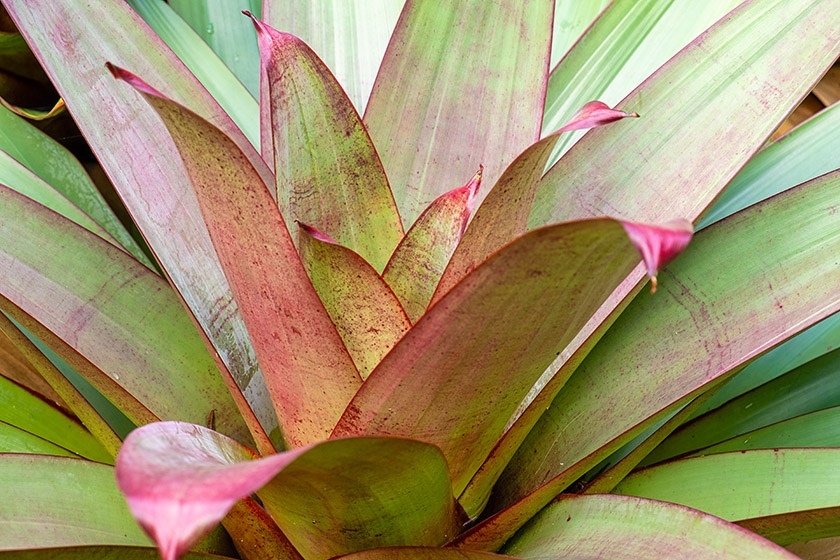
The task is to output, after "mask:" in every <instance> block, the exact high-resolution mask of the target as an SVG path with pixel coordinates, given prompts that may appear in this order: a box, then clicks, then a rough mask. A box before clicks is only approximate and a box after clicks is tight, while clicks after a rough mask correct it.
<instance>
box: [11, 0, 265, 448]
mask: <svg viewBox="0 0 840 560" xmlns="http://www.w3.org/2000/svg"><path fill="white" fill-rule="evenodd" d="M4 6H5V7H6V9H7V11H8V12H9V14H10V15H11V16H12V18H13V19H14V20H15V23H16V24H17V26H18V28H20V29H21V30H22V32H23V33H24V34H25V36H26V38H27V41H28V42H29V44H30V45H31V46H32V48H33V50H34V51H35V53H36V54H37V56H38V57H39V60H40V61H41V63H42V64H43V65H44V67H45V68H46V69H47V70H48V72H49V73H50V77H51V78H52V80H53V82H54V83H55V84H56V87H57V88H58V89H59V90H60V91H61V93H62V95H63V97H64V99H65V100H66V101H67V106H68V107H69V109H70V110H71V111H72V112H73V117H74V119H75V121H76V122H77V123H78V125H79V127H80V128H81V130H82V132H83V134H84V135H85V138H86V140H87V141H88V143H89V144H90V145H91V148H92V149H93V151H94V152H95V153H96V155H97V157H98V158H99V161H100V163H102V166H103V168H104V169H105V172H106V173H107V174H108V176H109V178H110V179H111V181H112V182H113V183H114V186H115V188H116V189H117V192H118V193H119V194H120V197H121V198H122V200H123V202H124V203H125V204H126V207H127V208H128V210H129V211H130V212H131V215H132V217H133V219H134V220H135V222H136V223H137V225H138V227H139V228H140V230H141V231H142V232H143V235H144V237H145V239H146V240H147V241H148V243H149V245H150V247H151V248H152V250H153V251H154V253H155V256H156V258H157V260H158V261H159V262H160V264H161V266H162V267H163V269H164V270H165V271H166V274H167V276H168V277H169V279H170V280H171V281H172V283H173V284H174V285H175V286H176V288H177V289H178V291H179V292H180V294H181V296H182V297H183V299H184V302H185V303H186V304H187V305H188V306H189V308H190V309H191V310H192V312H193V313H194V314H195V317H196V320H197V321H198V323H199V324H200V325H201V327H202V329H203V331H204V332H205V333H206V336H207V337H208V339H209V340H210V341H211V343H212V344H213V346H214V349H215V350H216V352H218V356H219V358H220V359H219V364H220V369H222V370H223V372H222V373H223V375H225V376H226V378H229V376H230V375H232V376H233V381H232V382H230V384H231V385H234V384H235V385H236V387H237V388H238V389H239V390H240V391H241V392H242V394H243V395H244V396H245V397H246V398H247V399H248V401H249V403H250V404H251V406H252V407H253V409H254V412H251V410H250V409H249V408H248V407H247V406H245V405H244V399H242V398H241V397H236V398H237V402H238V403H240V404H241V405H242V406H240V412H241V414H242V416H243V417H245V418H246V419H247V420H248V422H249V423H250V424H249V425H251V427H252V429H253V432H254V438H255V440H256V441H257V444H258V445H259V446H260V448H261V449H265V450H268V449H270V448H271V444H270V443H268V440H267V438H266V437H265V434H264V433H263V430H262V429H261V428H260V426H256V423H257V422H256V420H254V415H256V417H257V418H258V419H259V423H260V424H261V425H262V427H264V428H265V429H264V432H265V433H272V430H276V426H277V420H276V418H275V416H274V413H273V410H272V406H271V403H270V401H269V398H268V393H267V390H266V387H265V382H264V380H263V377H262V375H261V373H260V369H259V366H258V365H257V363H256V358H255V356H254V351H253V348H252V347H251V343H250V340H249V338H248V334H247V331H246V330H245V326H244V323H243V322H242V318H241V316H240V314H239V310H238V307H237V305H236V303H235V302H233V301H232V297H231V294H230V289H229V286H228V284H227V280H226V279H225V277H224V273H223V272H222V270H221V265H220V264H219V262H218V260H217V259H215V257H214V252H213V247H212V243H211V241H210V237H209V235H208V233H207V231H206V228H205V227H204V226H203V222H202V219H201V212H200V210H199V208H198V203H197V201H196V200H195V196H194V195H193V194H192V188H191V186H190V183H189V179H188V178H187V176H186V173H185V172H184V169H183V165H182V163H181V160H180V157H179V156H178V153H177V150H176V149H175V147H174V145H173V144H172V142H171V141H170V140H169V139H168V138H166V137H165V136H164V137H162V136H161V133H160V131H161V127H162V123H161V122H160V119H159V118H158V117H157V116H156V115H155V114H154V111H153V110H152V109H151V108H150V107H149V106H148V104H147V103H146V102H145V101H143V100H142V99H141V98H140V96H138V95H137V94H136V93H135V92H133V91H132V90H131V89H130V88H127V87H125V85H124V84H121V83H119V82H115V81H114V80H112V79H110V78H108V74H107V70H106V69H105V68H104V67H103V65H104V63H105V61H106V60H110V61H112V62H114V63H117V64H119V63H123V64H128V63H131V64H132V65H133V66H132V69H133V70H135V71H139V72H143V75H144V76H146V77H147V78H148V79H153V80H155V81H156V83H158V84H160V87H161V88H163V89H164V91H165V92H167V93H169V94H170V95H172V96H173V97H174V98H175V99H179V100H181V101H183V102H184V103H187V104H188V105H189V106H190V107H193V108H194V109H196V110H198V111H199V112H200V113H201V114H202V115H204V116H206V117H208V118H210V119H211V120H213V122H216V123H218V124H219V125H220V126H221V127H222V128H223V129H224V130H225V131H226V132H227V133H228V134H230V135H232V136H233V137H234V138H236V139H237V142H238V144H239V145H240V146H242V147H243V148H247V149H250V151H251V152H252V156H253V157H252V158H251V160H252V161H255V162H256V161H257V160H259V155H257V154H256V151H254V150H253V149H252V148H251V146H250V144H249V143H248V140H246V139H245V138H244V137H243V136H242V133H241V132H239V131H238V129H237V128H236V126H235V125H234V124H233V123H232V121H231V120H230V118H229V117H227V116H226V115H225V114H224V112H223V111H222V110H221V108H220V107H219V106H218V104H217V103H216V102H215V101H214V100H213V99H212V97H210V95H209V94H208V93H207V91H206V90H204V88H203V87H202V86H201V85H200V84H199V83H198V81H197V80H196V79H195V78H194V77H192V76H191V75H190V73H189V72H188V71H187V70H186V68H184V66H183V64H182V63H181V62H180V61H179V60H178V59H177V58H176V57H175V55H174V54H173V53H172V52H171V51H170V50H169V49H168V48H167V47H166V45H164V44H163V43H162V42H161V41H160V39H159V38H157V37H156V36H155V35H154V33H152V31H151V30H150V29H149V28H148V27H147V26H146V25H145V24H144V23H143V22H142V20H140V18H139V17H138V16H137V15H136V14H135V13H134V12H133V11H132V10H131V9H130V8H129V7H128V6H127V5H126V4H125V3H124V2H122V1H119V0H105V1H102V2H94V3H92V4H89V5H87V6H86V7H85V9H84V10H80V9H79V6H78V4H77V2H75V1H74V0H49V1H46V0H34V1H33V0H25V1H20V0H12V1H10V2H6V3H5V4H4ZM56 37H62V38H64V40H66V41H67V42H66V43H65V44H64V46H63V48H55V47H54V44H55V38H56ZM138 52H141V53H146V55H150V54H151V53H154V56H143V57H138V56H137V53H138ZM114 123H119V124H120V126H114ZM114 146H127V147H129V149H126V150H122V149H120V150H115V149H113V147H114ZM141 147H142V148H141ZM268 176H269V175H267V177H268ZM149 201H155V203H154V204H149ZM225 370H227V371H229V372H230V373H229V374H228V373H227V371H225ZM232 391H234V392H238V391H237V389H236V388H233V389H232Z"/></svg>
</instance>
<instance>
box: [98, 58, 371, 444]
mask: <svg viewBox="0 0 840 560" xmlns="http://www.w3.org/2000/svg"><path fill="white" fill-rule="evenodd" d="M111 68H112V72H113V73H114V76H115V77H118V78H119V79H121V80H125V81H126V82H128V83H129V84H130V85H131V86H132V87H134V88H135V89H137V91H138V92H140V93H142V94H143V97H144V98H145V99H146V100H147V101H148V102H149V104H150V105H151V106H152V107H153V108H154V109H155V110H156V111H157V112H158V114H159V115H160V116H161V118H162V119H163V121H164V123H165V124H166V127H167V129H168V130H169V132H170V134H171V135H172V138H173V140H174V141H175V145H176V147H177V148H178V151H179V153H180V154H181V156H182V158H183V161H184V166H185V167H186V169H187V173H188V174H189V175H190V178H191V179H192V183H193V188H194V189H195V194H196V196H197V198H198V201H199V205H200V206H201V211H202V213H203V214H204V221H205V223H206V224H207V228H208V230H209V232H210V236H211V238H212V239H213V244H214V246H215V248H216V252H217V254H218V255H219V259H220V261H221V263H222V267H223V268H224V270H225V271H226V273H227V277H228V281H229V282H230V285H231V289H232V290H233V295H234V298H235V299H236V302H237V303H238V304H239V307H240V309H241V311H242V317H243V319H244V320H245V325H246V327H247V328H248V332H249V334H250V336H251V341H252V343H253V344H254V350H255V351H256V353H257V358H258V359H259V362H260V366H261V367H262V370H263V373H264V375H265V377H266V384H267V385H268V389H269V393H270V394H271V398H272V401H273V402H274V407H275V411H276V412H277V417H278V421H279V423H280V428H281V431H282V433H283V437H284V438H285V440H286V442H287V443H288V445H290V446H292V447H299V446H301V445H306V444H308V443H312V442H314V441H317V440H319V439H324V438H326V437H327V436H328V435H329V432H330V431H331V430H332V427H333V426H334V425H335V423H336V421H337V420H338V418H339V416H340V415H341V411H342V410H344V407H345V406H346V404H347V403H348V402H350V399H351V398H352V396H353V394H354V393H355V392H356V389H357V388H358V386H359V385H360V384H361V379H360V378H359V375H358V372H357V371H356V367H355V366H354V365H353V361H352V360H351V358H350V356H349V355H348V354H347V350H346V348H345V347H344V343H343V342H342V341H341V338H340V337H339V336H338V332H337V331H336V330H335V326H334V325H333V324H332V322H331V321H330V318H329V315H327V312H326V310H325V309H324V306H323V304H322V303H321V300H319V299H318V295H317V294H316V293H315V290H314V289H313V287H312V284H311V283H310V281H309V278H308V277H307V276H306V272H305V271H304V270H303V266H302V265H301V262H300V259H299V258H298V254H297V251H296V250H295V247H294V245H292V240H291V237H289V232H288V231H287V230H286V226H285V223H284V221H283V216H281V215H280V212H279V211H278V209H277V205H276V204H275V203H274V200H273V199H272V198H271V195H270V194H269V192H268V188H267V186H266V185H265V183H263V182H262V181H260V176H259V173H258V172H257V171H256V169H254V167H253V166H252V165H251V164H250V163H249V161H248V159H247V158H246V157H245V155H244V154H243V153H242V152H241V151H240V150H239V148H238V147H237V146H236V144H234V143H233V141H232V140H231V139H230V138H228V137H227V136H225V134H224V133H222V132H221V131H220V130H219V129H217V128H216V127H214V126H213V125H212V124H210V123H208V122H207V121H205V120H204V119H202V118H201V117H199V116H198V115H196V114H195V113H193V112H192V111H190V110H189V109H187V108H185V107H184V106H182V105H179V104H177V103H175V102H173V101H171V100H170V99H168V98H166V97H163V96H162V94H161V93H160V92H158V91H157V90H155V89H153V88H152V87H151V86H149V85H148V84H146V83H145V82H143V81H142V80H140V79H139V78H138V77H137V76H134V75H133V74H131V73H130V72H126V71H125V70H122V69H119V68H114V67H111ZM222 162H224V164H222ZM243 255H247V257H246V258H242V257H243ZM313 379H318V381H319V382H318V385H317V387H313V385H312V380H313ZM313 410H317V411H318V414H312V411H313Z"/></svg>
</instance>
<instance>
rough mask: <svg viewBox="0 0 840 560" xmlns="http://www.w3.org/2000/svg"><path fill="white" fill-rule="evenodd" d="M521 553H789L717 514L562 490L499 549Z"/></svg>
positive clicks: (668, 556) (627, 559)
mask: <svg viewBox="0 0 840 560" xmlns="http://www.w3.org/2000/svg"><path fill="white" fill-rule="evenodd" d="M501 552H502V553H503V554H510V555H512V556H516V557H518V558H524V559H529V558H532V559H534V560H536V559H538V558H610V559H611V560H649V559H650V558H659V559H662V560H682V559H684V558H719V559H721V560H724V559H726V560H730V559H731V560H735V559H742V560H754V559H755V558H763V559H764V558H766V559H768V560H769V559H771V558H779V559H781V558H785V559H791V560H793V559H794V558H796V557H795V556H794V555H793V554H790V553H789V552H787V551H785V550H784V549H783V548H781V547H779V546H776V545H774V544H773V543H771V542H769V541H766V540H764V539H762V538H761V537H758V536H756V535H753V534H751V533H749V532H748V531H745V530H744V529H741V528H740V527H738V526H736V525H733V524H731V523H726V522H725V521H722V520H720V519H717V518H716V517H713V516H711V515H708V514H705V513H703V512H700V511H693V510H691V509H688V508H685V507H680V506H677V505H674V504H666V503H662V502H655V501H653V500H641V499H638V498H630V497H627V496H609V495H593V496H564V497H562V498H560V499H558V500H557V501H556V502H554V503H553V504H551V505H550V506H549V507H547V508H546V509H544V510H543V511H541V512H540V513H539V514H538V515H537V516H536V517H534V519H532V520H531V521H530V522H528V524H527V525H525V527H523V528H522V530H521V531H520V532H519V533H517V534H516V536H515V537H514V538H513V539H511V540H510V541H509V542H508V543H507V544H506V545H505V547H504V548H503V549H502V550H501Z"/></svg>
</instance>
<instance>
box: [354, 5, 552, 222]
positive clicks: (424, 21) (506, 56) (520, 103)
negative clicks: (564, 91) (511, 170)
mask: <svg viewBox="0 0 840 560" xmlns="http://www.w3.org/2000/svg"><path fill="white" fill-rule="evenodd" d="M553 7H554V2H553V1H552V0H535V1H533V2H511V1H504V2H447V3H444V4H441V3H437V2H421V1H416V0H409V1H408V2H406V5H405V8H404V9H403V13H402V15H401V16H400V20H399V22H398V23H397V28H396V30H395V31H394V35H393V37H392V38H391V43H390V45H389V47H388V51H387V53H386V55H385V59H384V60H383V62H382V68H381V70H380V72H379V75H378V76H377V79H376V83H375V84H374V87H373V92H372V93H371V97H370V103H369V104H368V107H367V110H366V111H365V124H366V125H367V127H368V130H370V135H371V138H372V139H373V142H374V144H375V145H376V146H377V148H378V149H379V155H380V156H381V157H382V163H383V164H384V165H385V172H386V173H387V175H388V179H389V180H390V182H391V188H392V189H393V191H394V197H395V198H396V200H397V206H398V207H399V209H400V214H401V215H402V220H403V224H404V225H405V226H406V227H408V226H410V225H411V224H413V223H414V220H416V219H417V216H419V215H420V213H421V212H422V211H423V209H424V208H426V207H427V206H428V205H429V204H430V203H431V202H432V201H433V200H434V199H436V198H437V197H438V196H440V195H441V194H443V193H445V192H447V191H450V190H452V189H453V188H455V187H457V186H458V183H457V181H458V178H459V177H469V175H470V173H472V172H473V171H474V170H475V168H476V167H477V166H478V165H484V166H485V180H486V181H487V182H489V183H490V184H493V183H495V182H496V179H498V178H499V176H500V175H501V174H502V171H504V168H505V166H506V165H507V164H508V163H509V162H510V161H512V160H513V158H514V157H516V155H517V154H519V153H520V152H522V150H524V149H525V148H526V147H528V146H529V145H531V144H533V143H534V142H536V141H537V140H538V139H539V130H540V126H539V123H540V119H541V118H542V112H543V100H544V93H545V86H546V79H547V74H548V72H547V70H548V57H549V51H550V43H551V13H552V10H553ZM513 76H516V79H512V77H513ZM481 198H483V197H479V200H480V199H481Z"/></svg>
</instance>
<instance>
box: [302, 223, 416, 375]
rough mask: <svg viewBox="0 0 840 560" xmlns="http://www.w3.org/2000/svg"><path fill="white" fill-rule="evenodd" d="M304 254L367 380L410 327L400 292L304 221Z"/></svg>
mask: <svg viewBox="0 0 840 560" xmlns="http://www.w3.org/2000/svg"><path fill="white" fill-rule="evenodd" d="M300 230H301V233H300V235H299V239H300V256H301V260H302V261H303V266H304V268H305V269H306V273H307V274H308V275H309V278H310V279H311V280H312V284H313V286H315V291H316V292H318V297H320V298H321V301H322V302H324V306H325V308H326V310H327V313H329V315H330V318H331V319H332V322H333V323H334V324H335V326H336V329H338V334H339V335H341V339H342V340H343V341H344V344H345V345H346V346H347V351H348V352H349V353H350V356H351V357H352V358H353V362H354V363H355V364H356V367H357V368H358V370H359V375H361V376H362V379H367V376H368V374H369V373H370V372H371V371H372V370H373V368H375V367H376V365H377V364H378V363H379V362H380V361H381V360H382V358H383V357H384V356H385V354H387V353H388V351H389V350H391V348H393V347H394V344H396V343H397V341H398V340H399V339H401V338H402V337H403V335H404V334H405V333H406V332H408V329H410V328H411V323H410V322H409V320H408V317H407V316H406V314H405V311H404V310H403V308H402V305H400V302H399V300H398V299H397V296H395V295H394V292H393V291H392V290H391V288H390V287H389V286H388V284H386V283H385V281H384V280H383V279H382V277H381V276H379V274H378V273H377V272H376V271H375V270H374V269H373V267H371V266H370V265H369V264H368V263H367V262H366V261H365V260H364V259H363V258H362V257H361V256H359V255H358V254H357V253H355V252H353V251H351V250H350V249H347V248H346V247H343V246H341V245H339V244H337V243H336V242H334V241H333V240H332V239H330V238H329V237H326V236H325V235H324V234H322V233H321V232H319V231H318V230H316V229H315V228H312V227H309V226H307V225H305V224H300Z"/></svg>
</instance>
